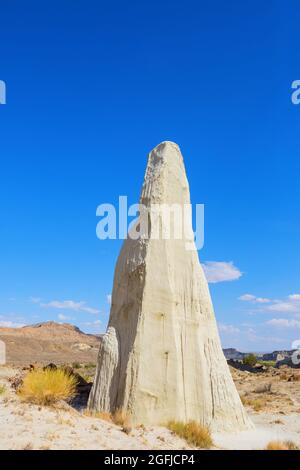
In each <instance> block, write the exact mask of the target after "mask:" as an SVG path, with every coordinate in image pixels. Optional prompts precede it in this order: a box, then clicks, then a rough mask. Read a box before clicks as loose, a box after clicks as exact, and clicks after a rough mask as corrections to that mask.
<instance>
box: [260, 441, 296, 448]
mask: <svg viewBox="0 0 300 470" xmlns="http://www.w3.org/2000/svg"><path fill="white" fill-rule="evenodd" d="M266 450H298V446H297V445H296V444H295V443H294V442H293V441H270V442H269V443H268V445H267V447H266Z"/></svg>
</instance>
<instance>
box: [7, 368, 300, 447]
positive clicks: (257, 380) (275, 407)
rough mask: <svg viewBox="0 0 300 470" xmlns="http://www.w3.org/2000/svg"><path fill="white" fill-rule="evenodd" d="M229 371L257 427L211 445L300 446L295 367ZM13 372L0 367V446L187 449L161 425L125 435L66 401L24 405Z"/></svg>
mask: <svg viewBox="0 0 300 470" xmlns="http://www.w3.org/2000/svg"><path fill="white" fill-rule="evenodd" d="M231 372H232V375H233V377H234V380H235V383H236V385H237V388H238V390H239V393H240V395H241V396H242V397H243V400H244V401H245V400H246V402H247V404H246V407H247V410H248V412H249V414H250V416H251V418H252V420H253V422H254V423H255V429H254V430H251V431H245V432H238V433H230V434H228V433H226V434H224V433H222V434H221V433H219V434H214V435H213V440H214V443H215V447H214V448H215V449H263V448H264V447H265V446H266V444H267V443H268V442H269V441H271V440H291V441H293V442H294V443H295V444H297V445H298V446H299V447H300V406H299V403H300V381H299V380H298V375H297V374H298V372H295V371H293V370H291V369H285V370H276V369H273V368H270V370H268V371H267V372H263V373H258V374H252V373H246V372H242V371H237V370H235V369H231ZM17 373H18V370H17V369H15V368H10V367H0V385H1V384H2V385H5V388H6V391H5V392H4V393H2V394H1V395H0V449H41V450H42V449H108V450H118V449H158V450H159V449H167V450H168V449H178V450H180V449H191V447H190V446H189V445H188V444H187V443H186V442H185V441H183V440H181V439H179V438H178V437H176V436H175V435H174V434H173V433H171V432H170V431H169V430H167V429H165V428H163V427H146V428H143V427H139V428H136V429H133V430H132V431H131V432H130V433H129V434H126V433H125V432H124V431H122V428H121V427H120V426H116V425H115V424H113V423H109V422H106V421H103V420H100V419H98V418H94V417H90V416H85V415H84V413H83V412H82V411H77V410H75V409H74V408H72V407H70V406H69V405H67V404H65V403H62V404H60V405H59V406H57V407H56V408H48V407H39V406H35V405H30V404H24V403H22V402H20V400H19V398H18V397H17V396H16V394H15V392H14V390H12V389H11V387H10V384H9V382H8V379H9V378H10V377H13V376H15V375H16V374H17ZM269 384H271V386H270V385H269ZM269 388H270V390H269ZM262 390H267V391H262ZM254 408H255V409H254Z"/></svg>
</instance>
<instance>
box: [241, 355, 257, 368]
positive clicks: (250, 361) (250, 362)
mask: <svg viewBox="0 0 300 470" xmlns="http://www.w3.org/2000/svg"><path fill="white" fill-rule="evenodd" d="M256 363H257V357H256V356H255V354H252V353H250V354H247V356H245V357H244V358H243V364H244V365H245V366H250V367H253V366H255V364H256Z"/></svg>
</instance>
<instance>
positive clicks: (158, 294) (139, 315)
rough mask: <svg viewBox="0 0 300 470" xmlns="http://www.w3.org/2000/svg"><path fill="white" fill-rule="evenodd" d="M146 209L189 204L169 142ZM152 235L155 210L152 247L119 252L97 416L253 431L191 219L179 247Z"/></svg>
mask: <svg viewBox="0 0 300 470" xmlns="http://www.w3.org/2000/svg"><path fill="white" fill-rule="evenodd" d="M140 203H142V204H144V205H145V206H146V207H147V208H148V209H149V210H150V209H151V208H152V207H154V205H155V204H174V203H175V204H180V205H184V204H190V193H189V185H188V181H187V178H186V173H185V168H184V163H183V158H182V155H181V152H180V150H179V147H178V146H177V145H176V144H175V143H172V142H163V143H161V144H159V145H158V146H157V147H155V149H154V150H152V152H151V153H150V154H149V159H148V165H147V169H146V174H145V179H144V184H143V188H142V194H141V199H140ZM163 217H164V215H163V214H160V215H159V216H158V222H159V226H160V227H161V226H162V225H163V223H164V220H163ZM155 221H156V222H157V218H156V220H155ZM153 227H154V216H153V214H152V213H151V210H150V213H149V237H148V239H147V238H143V237H139V238H137V239H136V240H133V239H131V238H128V239H127V240H125V242H124V244H123V247H122V250H121V252H120V255H119V258H118V261H117V265H116V269H115V276H114V286H113V293H112V305H111V312H110V319H109V325H108V329H107V332H106V334H105V335H104V337H103V341H102V343H101V346H100V351H99V358H98V365H97V371H96V377H95V381H94V385H93V388H92V390H91V394H90V398H89V408H90V409H92V410H99V411H100V410H101V411H108V412H114V411H115V410H116V409H124V410H125V411H126V412H127V413H128V414H129V415H130V416H131V418H132V421H133V422H134V423H145V424H162V423H166V422H167V421H168V420H179V421H189V420H196V421H197V422H199V423H201V424H202V425H205V426H209V427H210V428H211V430H213V431H215V430H226V429H227V430H241V429H246V428H249V427H252V423H251V421H250V420H249V418H248V416H247V414H246V413H245V411H244V408H243V406H242V404H241V401H240V398H239V395H238V393H237V391H236V388H235V386H234V383H233V381H232V378H231V375H230V372H229V369H228V366H227V363H226V360H225V357H224V354H223V352H222V349H221V344H220V340H219V335H218V330H217V325H216V320H215V316H214V311H213V306H212V302H211V298H210V294H209V290H208V285H207V281H206V278H205V276H204V273H203V270H202V267H201V265H200V263H199V259H198V253H197V251H196V249H194V250H190V249H187V245H188V244H190V243H192V244H193V243H194V242H193V241H192V242H191V233H192V219H191V213H189V214H188V220H187V228H188V230H187V232H188V234H187V235H185V236H184V237H182V238H181V239H175V237H173V238H172V237H171V238H170V239H161V237H160V239H157V237H154V235H153ZM194 248H195V247H194Z"/></svg>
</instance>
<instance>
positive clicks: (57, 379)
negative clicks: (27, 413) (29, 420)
mask: <svg viewBox="0 0 300 470" xmlns="http://www.w3.org/2000/svg"><path fill="white" fill-rule="evenodd" d="M76 383H77V382H76V378H75V377H74V376H72V375H69V374H67V373H66V372H65V371H64V370H62V369H45V370H43V369H36V370H33V371H32V372H29V373H28V374H27V375H26V377H25V378H24V381H23V384H22V385H21V387H20V388H19V390H18V395H19V396H20V398H21V399H22V400H24V401H26V402H29V403H35V404H37V405H53V404H54V403H56V402H58V401H60V400H70V399H71V398H73V397H74V396H75V395H76Z"/></svg>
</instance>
